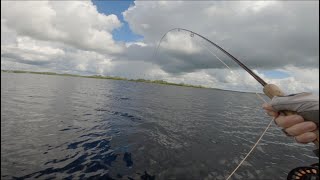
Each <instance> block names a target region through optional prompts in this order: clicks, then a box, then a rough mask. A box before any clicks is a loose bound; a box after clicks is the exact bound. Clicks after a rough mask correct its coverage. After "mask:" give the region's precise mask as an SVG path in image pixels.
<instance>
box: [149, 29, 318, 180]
mask: <svg viewBox="0 0 320 180" xmlns="http://www.w3.org/2000/svg"><path fill="white" fill-rule="evenodd" d="M175 30H178V31H185V32H189V33H191V34H190V36H191V37H193V36H194V35H197V36H198V37H200V38H202V39H204V40H205V41H207V42H209V43H210V44H211V45H213V46H215V47H216V48H218V49H219V50H220V51H222V52H223V53H224V54H225V55H227V56H228V57H230V58H231V59H232V60H233V61H234V62H236V63H237V64H238V65H239V66H240V67H242V68H243V69H244V70H245V71H246V72H248V73H249V74H250V75H251V76H252V77H253V78H254V79H255V80H257V81H258V82H259V83H260V84H261V85H262V86H263V92H264V94H265V95H267V96H268V97H269V98H270V99H272V98H273V97H275V96H285V93H284V92H283V91H282V90H281V89H280V88H279V87H278V86H276V85H274V84H268V83H267V82H266V81H264V80H263V79H262V78H261V77H260V76H258V75H257V74H256V73H254V72H253V71H252V70H251V69H250V68H248V67H247V66H246V65H245V64H243V63H242V62H241V61H240V60H239V59H237V58H236V57H234V56H233V55H231V54H230V53H229V52H227V51H226V50H224V49H223V48H222V47H220V46H219V45H217V44H216V43H214V42H212V41H211V40H209V39H208V38H206V37H204V36H202V35H201V34H198V33H196V32H194V31H191V30H188V29H184V28H173V29H171V30H169V31H167V32H166V33H165V34H164V35H163V36H162V37H161V39H160V41H159V44H158V46H157V48H156V51H155V54H156V53H157V51H158V49H159V47H160V44H161V41H162V40H163V39H164V37H165V36H166V35H167V34H168V33H169V32H172V31H175ZM281 112H282V113H283V114H284V115H286V116H288V115H293V114H297V112H293V111H281ZM304 119H305V120H306V121H313V122H314V123H316V124H317V127H319V123H318V121H317V120H316V119H308V118H307V117H304ZM313 132H314V133H316V135H317V139H316V140H315V141H314V142H313V143H314V144H315V146H316V148H317V149H316V150H315V151H314V152H315V154H316V155H317V156H318V157H319V129H317V130H315V131H313ZM313 167H315V165H312V166H310V167H306V168H305V169H304V170H306V169H308V168H309V169H310V168H313ZM317 168H318V169H317V176H319V172H318V170H319V167H318V166H317ZM302 169H303V167H302V168H295V169H294V170H292V171H291V172H290V173H289V175H288V179H289V176H290V178H291V177H292V178H295V177H298V176H297V173H296V172H300V174H301V173H302V175H308V173H303V172H304V171H303V170H302ZM306 172H309V171H306ZM310 172H312V171H310Z"/></svg>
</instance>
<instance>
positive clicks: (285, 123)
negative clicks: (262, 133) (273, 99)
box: [275, 115, 304, 128]
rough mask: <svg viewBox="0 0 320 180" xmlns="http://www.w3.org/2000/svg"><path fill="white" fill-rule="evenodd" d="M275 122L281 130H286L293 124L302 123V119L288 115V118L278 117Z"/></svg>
mask: <svg viewBox="0 0 320 180" xmlns="http://www.w3.org/2000/svg"><path fill="white" fill-rule="evenodd" d="M275 122H276V124H277V125H278V126H280V127H282V128H288V127H291V126H293V125H295V124H298V123H302V122H304V119H303V118H302V117H301V116H299V115H289V116H282V115H280V116H278V117H277V118H276V119H275Z"/></svg>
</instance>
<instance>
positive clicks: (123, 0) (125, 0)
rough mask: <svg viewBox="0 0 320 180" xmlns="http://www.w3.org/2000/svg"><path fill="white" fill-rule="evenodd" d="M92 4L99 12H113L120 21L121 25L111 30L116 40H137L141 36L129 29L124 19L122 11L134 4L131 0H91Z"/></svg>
mask: <svg viewBox="0 0 320 180" xmlns="http://www.w3.org/2000/svg"><path fill="white" fill-rule="evenodd" d="M92 2H93V4H94V5H95V6H96V7H97V10H98V11H99V13H103V14H107V15H108V14H115V15H116V16H118V19H119V20H120V21H121V22H122V24H123V25H122V26H121V27H120V28H118V29H116V30H114V31H113V32H112V35H113V38H114V40H116V41H123V42H134V41H139V40H141V39H142V38H143V37H142V36H140V35H138V34H135V33H133V32H132V31H131V29H130V27H129V25H128V23H127V22H126V21H125V20H124V18H123V15H122V12H124V11H125V10H127V9H128V8H129V7H130V6H131V5H134V1H133V0H117V1H116V0H112V1H101V0H100V1H97V0H93V1H92Z"/></svg>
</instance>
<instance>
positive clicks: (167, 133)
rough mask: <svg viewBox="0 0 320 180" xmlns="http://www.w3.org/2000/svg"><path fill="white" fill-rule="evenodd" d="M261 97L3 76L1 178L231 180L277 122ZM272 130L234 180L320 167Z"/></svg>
mask: <svg viewBox="0 0 320 180" xmlns="http://www.w3.org/2000/svg"><path fill="white" fill-rule="evenodd" d="M261 104H262V102H261V100H259V99H258V98H256V96H255V95H254V94H247V93H235V92H227V91H219V90H210V89H196V88H185V87H175V86H164V85H157V84H145V83H136V82H126V81H113V80H99V79H87V78H77V77H62V76H47V75H33V74H13V73H1V179H14V178H18V179H35V178H39V179H137V180H139V179H185V180H187V179H225V178H226V176H228V175H229V173H230V172H231V171H232V170H233V169H234V168H235V167H236V166H237V164H238V163H239V161H240V160H241V159H242V158H243V157H244V155H245V154H246V153H247V151H248V150H249V149H250V147H251V146H252V145H253V143H254V142H255V141H256V139H257V138H258V136H259V134H260V133H261V132H262V131H263V129H264V128H265V127H266V125H267V124H268V122H269V120H270V119H269V118H268V117H267V116H266V115H265V114H264V113H263V111H262V109H261V108H260V107H261ZM312 148H313V147H312V146H311V145H307V146H306V145H298V144H296V143H294V141H293V140H292V139H290V138H287V137H285V136H284V135H283V134H282V132H281V131H280V130H279V129H278V128H276V127H274V126H273V127H272V128H271V129H270V130H269V131H268V133H267V134H266V136H265V137H264V139H263V141H262V143H261V144H260V145H258V147H257V149H256V150H255V151H254V152H253V153H252V155H251V156H250V157H249V158H248V159H247V161H246V162H245V163H244V164H243V166H242V167H241V168H240V169H239V170H238V171H237V173H236V174H235V176H233V179H285V177H286V175H287V173H288V171H290V170H291V169H292V168H295V167H297V166H301V165H309V164H312V163H314V162H316V161H317V159H316V158H315V157H314V156H313V154H312V152H311V150H312Z"/></svg>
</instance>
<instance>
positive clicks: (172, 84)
mask: <svg viewBox="0 0 320 180" xmlns="http://www.w3.org/2000/svg"><path fill="white" fill-rule="evenodd" d="M1 72H6V73H27V74H42V75H55V76H69V77H80V78H94V79H109V80H118V81H131V82H143V83H152V84H162V85H169V86H182V87H191V88H201V89H214V90H221V91H231V92H238V93H253V92H241V91H234V90H225V89H218V88H210V87H205V86H199V85H191V84H184V83H179V84H178V83H171V82H167V81H164V80H147V79H127V78H123V77H118V76H102V75H91V76H85V75H77V74H67V73H63V74H61V73H54V72H35V71H21V70H1ZM259 94H260V93H259Z"/></svg>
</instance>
